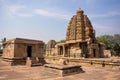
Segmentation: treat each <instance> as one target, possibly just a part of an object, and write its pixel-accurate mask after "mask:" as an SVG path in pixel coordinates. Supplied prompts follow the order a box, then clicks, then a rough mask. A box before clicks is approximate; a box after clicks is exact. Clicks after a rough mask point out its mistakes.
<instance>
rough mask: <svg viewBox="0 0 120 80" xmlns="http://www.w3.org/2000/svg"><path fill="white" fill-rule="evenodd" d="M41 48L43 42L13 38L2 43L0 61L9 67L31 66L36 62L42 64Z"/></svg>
mask: <svg viewBox="0 0 120 80" xmlns="http://www.w3.org/2000/svg"><path fill="white" fill-rule="evenodd" d="M43 46H44V43H43V41H39V40H31V39H23V38H14V39H11V40H8V41H6V42H5V43H3V55H2V59H3V60H4V61H6V62H9V63H10V64H11V65H16V64H22V65H25V64H29V63H31V64H29V65H32V64H34V63H38V62H39V63H41V64H42V62H43V60H44V59H43ZM30 61H31V62H30ZM26 62H27V63H26Z"/></svg>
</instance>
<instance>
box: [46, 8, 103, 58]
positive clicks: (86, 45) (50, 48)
mask: <svg viewBox="0 0 120 80" xmlns="http://www.w3.org/2000/svg"><path fill="white" fill-rule="evenodd" d="M104 49H105V46H104V45H103V44H102V43H99V42H97V40H96V38H95V30H94V29H93V26H92V24H91V22H90V20H89V18H88V17H87V15H84V11H83V10H81V9H80V8H79V9H78V10H77V12H76V15H74V16H73V17H72V18H71V20H70V22H69V24H68V27H67V31H66V42H64V43H58V44H56V42H55V40H50V41H49V42H48V44H47V47H46V56H61V57H74V58H81V57H84V58H101V57H104Z"/></svg>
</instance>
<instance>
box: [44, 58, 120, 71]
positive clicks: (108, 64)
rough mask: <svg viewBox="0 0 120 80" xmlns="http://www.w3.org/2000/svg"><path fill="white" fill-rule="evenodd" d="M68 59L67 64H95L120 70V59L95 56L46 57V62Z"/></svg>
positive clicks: (95, 65)
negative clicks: (96, 57)
mask: <svg viewBox="0 0 120 80" xmlns="http://www.w3.org/2000/svg"><path fill="white" fill-rule="evenodd" d="M61 58H62V59H67V64H74V65H81V66H93V67H102V68H109V69H113V68H114V69H119V70H120V60H117V61H113V60H110V59H106V58H104V59H100V58H98V59H94V58H91V59H90V58H85V59H82V58H81V59H75V58H66V57H53V56H51V57H45V60H46V62H48V63H58V61H59V59H61Z"/></svg>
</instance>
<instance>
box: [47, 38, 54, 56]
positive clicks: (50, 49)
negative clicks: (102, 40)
mask: <svg viewBox="0 0 120 80" xmlns="http://www.w3.org/2000/svg"><path fill="white" fill-rule="evenodd" d="M55 45H56V41H55V40H50V41H48V43H47V45H46V53H47V55H48V56H49V55H54V53H55Z"/></svg>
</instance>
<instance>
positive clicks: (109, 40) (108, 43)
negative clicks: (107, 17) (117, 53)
mask: <svg viewBox="0 0 120 80" xmlns="http://www.w3.org/2000/svg"><path fill="white" fill-rule="evenodd" d="M97 41H99V42H102V43H104V44H105V45H106V48H107V49H112V47H113V44H114V39H113V36H110V35H102V36H99V37H97Z"/></svg>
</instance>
